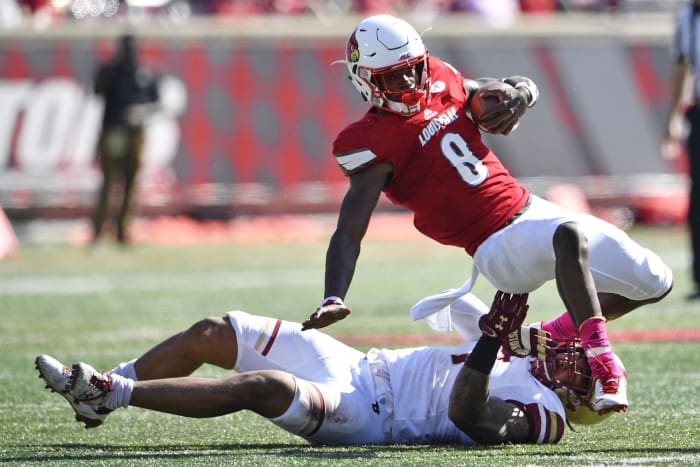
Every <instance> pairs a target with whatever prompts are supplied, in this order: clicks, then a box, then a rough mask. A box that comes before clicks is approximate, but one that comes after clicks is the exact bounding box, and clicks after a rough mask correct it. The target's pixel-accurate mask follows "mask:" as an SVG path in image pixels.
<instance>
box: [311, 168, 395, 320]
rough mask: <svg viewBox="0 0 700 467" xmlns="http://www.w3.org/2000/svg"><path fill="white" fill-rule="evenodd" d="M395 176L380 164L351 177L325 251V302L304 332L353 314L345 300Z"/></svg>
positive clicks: (391, 169)
mask: <svg viewBox="0 0 700 467" xmlns="http://www.w3.org/2000/svg"><path fill="white" fill-rule="evenodd" d="M392 173H393V166H392V165H391V164H388V163H380V164H377V165H375V166H372V167H370V168H368V169H365V170H363V171H361V172H358V173H356V174H354V175H351V176H350V187H349V188H348V191H347V193H346V194H345V197H344V198H343V203H342V205H341V207H340V212H339V215H338V224H337V226H336V229H335V232H334V233H333V235H332V236H331V240H330V243H329V245H328V250H327V251H326V275H325V297H326V298H325V299H324V301H323V302H322V303H321V306H320V307H319V308H318V309H317V310H316V311H315V312H314V313H312V314H311V316H310V317H309V319H308V320H306V321H304V322H303V323H302V329H303V330H305V329H312V328H322V327H326V326H328V325H330V324H333V323H334V322H336V321H338V320H341V319H343V318H345V316H347V315H348V314H349V313H350V309H349V308H347V307H346V306H345V304H344V303H343V300H344V298H345V295H346V294H347V291H348V289H349V288H350V283H351V282H352V277H353V275H354V273H355V265H356V264H357V258H358V257H359V255H360V245H361V243H362V239H363V238H364V236H365V233H366V232H367V227H368V226H369V221H370V218H371V217H372V213H373V212H374V208H375V207H376V206H377V202H378V201H379V196H380V195H381V192H382V189H383V188H384V186H385V185H386V184H387V182H388V181H389V180H390V178H391V175H392Z"/></svg>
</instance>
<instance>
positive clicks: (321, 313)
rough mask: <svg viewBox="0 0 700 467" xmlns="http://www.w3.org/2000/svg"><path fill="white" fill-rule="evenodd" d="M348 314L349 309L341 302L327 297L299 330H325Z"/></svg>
mask: <svg viewBox="0 0 700 467" xmlns="http://www.w3.org/2000/svg"><path fill="white" fill-rule="evenodd" d="M350 312H351V310H350V308H348V307H346V306H345V304H344V303H343V300H341V299H340V298H337V297H329V298H327V299H325V300H324V301H323V303H322V304H321V306H320V307H318V308H317V309H316V311H314V312H313V313H311V316H309V319H307V320H306V321H304V322H303V323H301V330H302V331H306V330H308V329H320V328H325V327H326V326H330V325H331V324H333V323H335V322H336V321H340V320H341V319H343V318H345V317H346V316H347V315H349V314H350Z"/></svg>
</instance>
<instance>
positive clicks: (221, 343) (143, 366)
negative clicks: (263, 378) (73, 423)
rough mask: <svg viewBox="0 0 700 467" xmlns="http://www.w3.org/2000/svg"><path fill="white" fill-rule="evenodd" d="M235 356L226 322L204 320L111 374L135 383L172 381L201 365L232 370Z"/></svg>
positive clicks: (234, 339) (120, 366) (233, 334)
mask: <svg viewBox="0 0 700 467" xmlns="http://www.w3.org/2000/svg"><path fill="white" fill-rule="evenodd" d="M237 353H238V344H237V340H236V334H235V333H234V331H233V329H232V328H231V325H230V324H229V323H228V321H227V320H226V319H225V318H205V319H202V320H200V321H198V322H196V323H194V324H193V325H192V326H190V327H189V328H188V329H186V330H184V331H182V332H179V333H177V334H175V335H173V336H171V337H169V338H168V339H166V340H164V341H162V342H160V343H159V344H157V345H155V346H154V347H152V348H151V349H150V350H148V351H147V352H146V353H144V354H143V355H141V356H140V357H138V358H137V359H136V360H133V361H132V362H127V363H123V364H121V365H119V366H118V367H116V368H115V369H113V370H112V372H115V373H117V374H120V375H122V376H126V377H129V378H131V379H138V380H151V379H161V378H175V377H179V376H187V375H190V374H192V373H193V372H194V371H195V370H196V369H197V368H199V367H200V366H202V365H203V364H205V363H208V364H210V365H215V366H218V367H221V368H225V369H232V368H233V366H234V364H235V363H236V358H237ZM130 366H133V368H129V367H130Z"/></svg>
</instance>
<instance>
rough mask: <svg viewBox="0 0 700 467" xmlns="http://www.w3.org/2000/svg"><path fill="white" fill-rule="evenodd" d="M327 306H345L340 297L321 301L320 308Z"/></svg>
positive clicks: (333, 296)
mask: <svg viewBox="0 0 700 467" xmlns="http://www.w3.org/2000/svg"><path fill="white" fill-rule="evenodd" d="M328 305H341V306H345V303H343V299H342V298H340V297H336V296H335V295H331V296H330V297H326V298H324V299H323V301H322V302H321V306H320V307H319V308H321V307H324V306H328Z"/></svg>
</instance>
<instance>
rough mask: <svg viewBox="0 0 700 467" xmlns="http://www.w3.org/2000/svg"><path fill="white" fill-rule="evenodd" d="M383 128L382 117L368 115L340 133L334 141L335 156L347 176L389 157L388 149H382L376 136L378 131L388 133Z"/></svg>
mask: <svg viewBox="0 0 700 467" xmlns="http://www.w3.org/2000/svg"><path fill="white" fill-rule="evenodd" d="M383 128H384V126H383V125H382V121H381V119H377V118H372V117H368V116H366V117H365V118H363V119H362V120H358V121H356V122H354V123H351V124H350V125H348V126H347V127H345V129H343V131H341V132H340V133H339V134H338V136H337V137H336V139H335V141H334V142H333V156H335V161H336V163H337V164H338V166H339V167H340V170H342V171H343V173H344V174H345V176H348V177H349V176H351V175H353V174H355V173H357V172H361V171H362V170H365V169H367V168H369V167H371V166H373V165H375V164H378V163H379V162H381V161H382V160H385V159H386V158H387V152H388V151H386V150H382V148H381V145H380V144H378V138H376V137H375V135H376V133H377V132H379V133H380V134H387V133H386V131H387V130H383ZM380 154H384V156H381V155H380Z"/></svg>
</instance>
